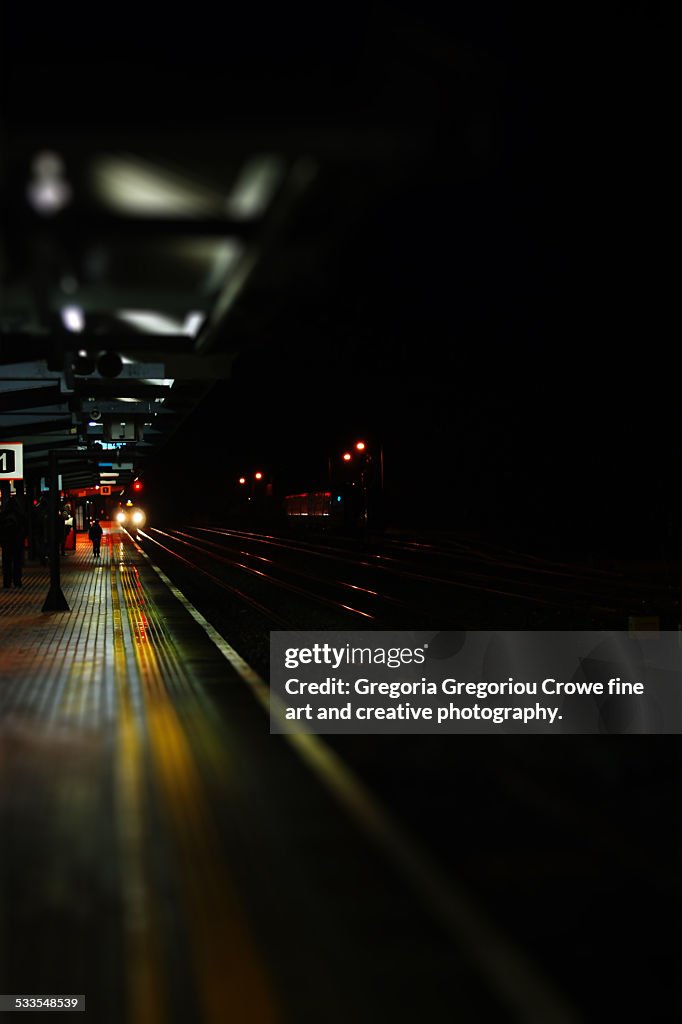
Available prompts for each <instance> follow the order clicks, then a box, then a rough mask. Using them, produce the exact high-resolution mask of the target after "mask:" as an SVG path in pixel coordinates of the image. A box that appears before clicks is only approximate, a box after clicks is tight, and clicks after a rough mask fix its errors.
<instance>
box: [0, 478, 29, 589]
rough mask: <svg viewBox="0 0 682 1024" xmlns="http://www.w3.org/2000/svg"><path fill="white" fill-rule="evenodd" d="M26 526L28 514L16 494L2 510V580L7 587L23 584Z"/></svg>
mask: <svg viewBox="0 0 682 1024" xmlns="http://www.w3.org/2000/svg"><path fill="white" fill-rule="evenodd" d="M26 527H27V523H26V515H25V513H24V510H23V507H22V505H21V502H20V501H19V499H18V498H17V497H16V496H15V497H13V498H10V499H9V501H8V502H7V505H6V507H4V508H3V509H2V511H1V512H0V547H1V548H2V582H3V585H4V586H5V587H11V586H12V585H14V586H15V587H20V586H21V573H22V569H23V565H24V539H25V537H26Z"/></svg>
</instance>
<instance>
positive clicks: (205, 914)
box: [122, 573, 280, 1024]
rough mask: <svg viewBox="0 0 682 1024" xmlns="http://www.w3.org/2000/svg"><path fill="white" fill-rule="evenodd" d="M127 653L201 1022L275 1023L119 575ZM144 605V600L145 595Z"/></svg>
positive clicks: (173, 716)
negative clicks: (138, 682) (140, 693)
mask: <svg viewBox="0 0 682 1024" xmlns="http://www.w3.org/2000/svg"><path fill="white" fill-rule="evenodd" d="M122 581H123V589H124V595H125V599H126V606H127V611H128V618H129V622H130V627H131V630H132V632H133V636H134V637H135V654H136V658H137V661H138V665H139V670H140V675H141V677H142V679H143V680H144V682H145V687H144V698H145V704H146V708H145V711H146V720H147V729H148V734H149V739H150V744H151V752H152V756H153V763H154V768H155V772H156V778H157V781H158V784H159V789H160V791H161V794H162V796H163V800H164V807H165V811H166V815H167V820H168V823H169V826H170V829H171V831H172V835H173V840H174V844H175V845H174V849H175V852H176V855H177V862H178V865H179V867H180V872H181V880H182V883H183V887H184V896H185V899H186V920H187V926H188V932H189V940H190V942H189V945H190V949H191V952H192V955H193V959H194V973H195V977H196V980H197V989H198V993H199V998H200V1000H201V1004H202V1010H203V1018H202V1020H203V1021H204V1022H205V1024H225V1022H226V1021H235V1024H236V1022H239V1024H247V1022H248V1024H275V1022H276V1021H279V1020H280V1013H279V1011H278V1008H277V1007H276V1005H275V1002H274V998H273V996H272V993H271V989H270V983H269V980H268V977H267V973H266V970H265V967H264V965H263V963H262V961H261V958H260V956H259V952H258V949H257V947H256V945H255V942H254V940H253V938H252V936H251V932H250V928H249V926H248V922H247V920H246V917H245V915H244V911H243V909H242V906H241V903H240V900H239V897H238V894H237V891H236V887H235V886H234V884H233V882H232V880H231V878H230V876H229V873H228V868H227V865H226V859H225V853H224V850H223V848H222V843H221V840H220V836H219V833H218V830H217V827H216V824H215V820H214V818H213V814H212V811H211V808H210V805H209V802H208V799H207V796H206V791H205V787H204V783H203V781H202V778H201V774H200V772H199V770H198V768H197V765H196V761H195V759H194V756H193V753H192V749H191V747H190V744H189V742H188V740H187V737H186V735H185V732H184V729H183V727H182V724H181V722H180V720H179V719H178V716H177V713H176V711H175V708H174V707H173V704H172V700H171V698H170V696H169V694H168V692H167V690H166V687H165V684H164V680H163V674H162V672H161V668H160V665H159V659H158V656H157V653H156V651H155V649H154V645H153V644H152V643H150V642H149V629H148V626H149V623H148V621H147V614H148V612H149V611H150V609H148V606H147V605H144V606H142V607H141V606H140V592H139V588H137V587H136V586H134V585H133V584H132V583H131V580H130V576H129V574H127V573H123V574H122ZM144 600H145V602H148V600H149V599H148V597H147V596H146V595H145V597H144Z"/></svg>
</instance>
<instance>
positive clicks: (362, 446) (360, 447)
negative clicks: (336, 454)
mask: <svg viewBox="0 0 682 1024" xmlns="http://www.w3.org/2000/svg"><path fill="white" fill-rule="evenodd" d="M355 447H356V448H357V450H358V451H359V452H364V450H365V448H366V447H367V445H366V444H365V442H364V441H358V443H357V444H356V446H355Z"/></svg>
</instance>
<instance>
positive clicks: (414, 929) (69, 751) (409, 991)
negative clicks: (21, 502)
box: [0, 527, 568, 1024]
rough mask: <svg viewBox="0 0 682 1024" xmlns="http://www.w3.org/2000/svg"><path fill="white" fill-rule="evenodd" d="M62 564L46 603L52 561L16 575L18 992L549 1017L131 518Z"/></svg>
mask: <svg viewBox="0 0 682 1024" xmlns="http://www.w3.org/2000/svg"><path fill="white" fill-rule="evenodd" d="M61 574H62V591H63V593H64V596H65V597H66V599H67V601H68V604H69V606H70V611H68V612H50V613H45V612H42V611H41V608H42V605H43V602H44V599H45V596H46V593H47V590H48V586H49V573H48V569H47V568H44V567H42V566H36V565H32V564H30V563H29V565H28V566H27V567H26V568H25V572H24V585H23V586H22V587H21V589H7V590H2V591H0V645H1V651H2V655H1V660H0V712H1V717H0V812H1V832H0V886H1V890H0V908H1V909H0V944H1V946H2V955H1V956H0V974H1V975H2V980H1V982H0V991H1V992H3V993H15V994H25V995H42V996H45V995H54V996H66V995H75V994H83V995H85V1000H86V1013H88V1015H89V1017H88V1018H87V1019H90V1020H92V1021H96V1022H98V1024H99V1022H102V1024H109V1022H112V1024H113V1022H116V1024H121V1022H124V1024H175V1022H178V1024H180V1022H184V1024H187V1022H195V1021H196V1022H198V1024H199V1022H206V1024H224V1022H230V1024H232V1022H234V1024H269V1022H274V1021H283V1022H291V1024H308V1022H311V1024H312V1022H315V1024H320V1021H324V1022H325V1024H342V1022H348V1021H354V1022H359V1024H362V1022H365V1021H367V1022H369V1021H372V1024H376V1022H378V1021H392V1022H394V1021H414V1020H428V1021H429V1022H438V1021H451V1020H454V1019H457V1020H458V1021H480V1020H495V1021H506V1020H512V1019H529V1020H530V1019H531V1018H532V1017H533V1016H534V1014H532V1013H530V1012H529V1013H528V1014H525V1015H524V1014H522V1015H521V1016H519V1013H518V1012H517V1011H518V1007H516V1010H514V1011H513V1012H512V1007H511V1003H513V1001H514V997H513V993H512V995H511V997H509V993H507V996H506V997H505V994H504V993H503V992H502V991H501V989H503V988H504V983H502V984H501V987H500V986H498V987H497V989H496V985H495V984H491V977H497V975H496V974H495V972H496V971H497V972H498V975H499V976H500V977H501V976H502V975H503V974H504V971H505V970H507V968H503V967H502V965H501V961H500V964H498V965H497V966H495V965H493V966H490V970H489V972H488V977H486V970H485V969H483V970H479V969H477V968H476V965H475V963H473V964H472V958H471V957H470V956H469V955H468V953H469V952H470V951H467V950H466V948H464V947H466V945H467V942H466V941H464V940H462V936H461V935H460V937H459V941H453V937H452V934H450V935H448V934H447V930H444V929H443V928H442V927H440V926H439V925H438V923H437V922H434V920H433V918H432V916H431V915H429V913H427V912H426V911H425V909H424V906H423V900H420V898H419V895H418V894H415V893H414V892H413V891H411V890H410V887H409V886H406V885H405V881H404V878H402V877H401V873H400V871H399V870H397V869H396V864H395V862H394V863H391V862H390V858H389V859H388V860H387V859H386V857H385V856H384V852H382V849H381V845H382V843H381V842H379V843H378V845H377V844H373V843H372V842H368V841H367V834H366V833H367V829H365V834H363V832H362V830H361V829H359V828H358V827H357V823H356V822H354V821H353V819H352V816H350V815H348V814H345V813H343V811H342V809H340V808H339V805H338V801H336V802H335V800H334V799H332V798H331V797H330V793H329V786H325V785H322V784H321V783H320V781H319V778H318V777H316V776H315V775H314V773H312V772H311V771H310V770H309V768H308V767H307V766H306V764H305V763H304V761H303V760H302V759H301V757H300V756H299V755H298V754H297V752H296V751H295V750H294V749H293V748H292V746H291V744H289V743H288V742H287V741H286V740H285V739H284V738H283V737H275V736H271V735H270V733H269V724H268V719H267V716H266V715H265V714H264V713H263V707H262V706H261V703H262V702H261V703H259V701H258V700H254V690H255V689H257V688H258V686H260V687H263V686H264V683H263V682H262V681H261V680H258V678H257V677H256V676H255V673H253V674H252V675H250V674H249V668H248V665H246V663H244V662H240V660H239V658H238V656H233V657H232V659H231V660H230V658H228V657H227V656H226V653H225V651H224V650H223V651H221V650H220V648H219V646H218V645H216V643H215V642H213V641H212V640H211V638H210V635H207V632H206V631H205V629H204V628H203V627H202V625H201V623H200V622H199V621H198V617H197V616H196V615H192V614H191V613H190V612H191V608H189V609H188V606H187V603H186V602H183V601H181V600H179V599H178V596H179V595H178V593H177V592H175V591H174V590H173V588H172V586H171V584H170V581H168V580H167V579H166V578H165V577H164V576H163V574H162V573H161V572H160V570H157V569H156V568H155V567H154V565H153V564H152V563H151V561H150V560H149V558H148V557H147V556H146V555H145V553H144V552H143V551H142V550H141V549H140V547H139V546H138V545H136V544H135V543H134V542H133V541H132V539H131V538H130V537H129V536H128V535H127V534H125V533H122V532H120V531H119V530H118V529H117V528H112V527H109V528H107V529H106V531H105V536H104V538H103V543H102V554H101V558H100V559H95V558H94V557H93V555H92V550H91V545H90V543H89V542H88V541H87V538H86V537H85V536H79V537H78V543H77V547H76V550H75V551H73V552H70V553H69V554H67V555H66V556H65V557H63V558H62V561H61ZM228 653H229V652H228ZM233 655H234V652H233ZM318 760H319V758H318ZM352 800H355V802H356V804H357V803H358V799H357V798H356V797H353V796H351V798H350V801H351V802H352ZM359 813H360V814H361V815H364V816H365V818H366V819H368V820H369V818H371V813H372V812H371V811H368V810H367V808H366V807H364V806H363V808H361V810H360V812H359ZM372 827H373V828H374V831H375V832H376V833H377V835H379V833H381V830H382V828H383V831H384V832H385V831H386V829H385V823H383V822H382V820H381V819H380V818H377V817H375V819H374V825H373V826H371V827H370V831H371V828H372ZM379 838H381V837H379ZM384 838H385V836H384ZM389 840H390V837H389ZM384 845H385V844H384ZM402 856H403V859H404V860H407V861H409V859H410V857H411V853H410V851H409V850H403V851H402ZM407 866H408V868H409V867H410V865H409V864H408V865H407ZM429 885H431V886H432V888H433V889H434V892H435V889H436V888H437V883H436V881H434V880H433V879H430V878H429V879H427V881H426V887H427V888H428V886H429ZM432 895H433V894H432ZM434 898H435V899H436V901H437V900H438V895H437V893H436V895H435V897H434ZM452 912H453V913H457V912H458V911H457V910H456V908H455V909H454V910H453V911H452ZM468 927H469V931H470V932H471V943H472V944H474V945H475V943H476V942H478V943H479V945H480V944H482V943H484V942H485V936H484V934H483V932H481V933H480V934H474V933H475V932H476V924H475V923H474V925H473V926H472V924H471V921H469V923H468ZM455 930H456V929H455ZM464 930H465V931H466V929H464ZM491 955H492V956H498V958H500V957H502V953H501V951H500V950H499V949H492V950H491ZM473 959H474V960H475V957H474V958H473ZM514 971H518V972H520V974H519V977H521V976H522V971H521V969H520V967H519V965H518V964H513V963H512V962H510V963H509V964H508V973H509V974H510V977H511V976H512V975H513V974H514ZM498 980H499V978H498ZM511 986H512V988H513V982H512V983H511ZM536 996H537V993H535V995H533V994H532V993H531V994H528V992H525V990H524V994H523V996H522V997H520V998H521V999H522V1001H523V999H525V998H526V997H527V998H528V999H529V1000H531V1002H532V1001H533V1000H534V999H535V1001H536V1003H537V1007H538V1012H537V1014H536V1015H535V1017H536V1019H538V1020H540V1019H543V1020H546V1021H549V1020H551V1019H557V1020H558V1019H560V1016H561V1015H556V1016H555V1015H554V1014H552V1013H548V1012H545V1010H543V1009H542V1005H543V1003H542V998H541V997H540V996H537V999H536ZM75 1019H85V1018H75ZM567 1019H568V1018H567Z"/></svg>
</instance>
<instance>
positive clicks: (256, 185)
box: [225, 154, 284, 220]
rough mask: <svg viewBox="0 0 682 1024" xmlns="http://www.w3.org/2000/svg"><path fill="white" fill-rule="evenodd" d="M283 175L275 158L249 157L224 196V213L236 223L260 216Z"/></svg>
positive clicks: (282, 170)
mask: <svg viewBox="0 0 682 1024" xmlns="http://www.w3.org/2000/svg"><path fill="white" fill-rule="evenodd" d="M283 175H284V161H283V160H282V158H281V157H279V156H274V155H272V154H263V155H261V156H254V157H251V159H250V160H247V161H246V163H245V164H244V166H243V167H242V169H241V171H240V173H239V176H238V178H237V180H236V182H235V183H234V186H233V188H232V191H231V192H230V194H229V196H228V197H227V202H226V203H225V211H226V213H227V214H229V216H230V217H234V218H235V219H236V220H249V219H250V218H252V217H260V216H261V215H262V214H263V213H264V212H265V210H266V209H267V207H268V205H269V203H270V200H271V199H272V197H273V195H274V194H275V190H276V189H277V187H278V186H279V184H280V182H281V180H282V177H283Z"/></svg>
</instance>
